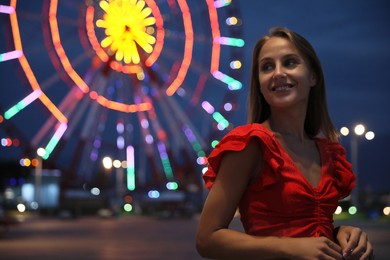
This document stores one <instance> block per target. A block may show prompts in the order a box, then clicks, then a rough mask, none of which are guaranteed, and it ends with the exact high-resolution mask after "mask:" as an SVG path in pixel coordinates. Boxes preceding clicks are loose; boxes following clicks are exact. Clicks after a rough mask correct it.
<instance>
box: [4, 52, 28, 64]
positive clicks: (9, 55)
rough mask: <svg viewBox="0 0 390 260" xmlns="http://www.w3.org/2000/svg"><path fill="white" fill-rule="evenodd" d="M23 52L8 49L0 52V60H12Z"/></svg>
mask: <svg viewBox="0 0 390 260" xmlns="http://www.w3.org/2000/svg"><path fill="white" fill-rule="evenodd" d="M22 55H23V52H22V51H21V50H15V51H10V52H6V53H2V54H0V62H2V61H6V60H13V59H17V58H20V57H22Z"/></svg>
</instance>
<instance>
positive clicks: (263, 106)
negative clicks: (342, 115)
mask: <svg viewBox="0 0 390 260" xmlns="http://www.w3.org/2000/svg"><path fill="white" fill-rule="evenodd" d="M272 37H281V38H283V39H286V40H288V41H290V42H291V43H292V44H293V45H294V46H295V47H296V48H297V49H298V51H299V52H300V54H301V55H302V56H303V57H304V58H305V59H306V60H307V61H308V66H309V67H310V68H311V69H312V70H313V72H314V74H315V75H316V77H317V84H316V86H315V87H313V88H311V90H310V94H309V101H308V104H307V112H306V118H305V125H304V128H305V132H306V134H307V135H308V136H309V137H311V138H314V137H316V136H318V135H323V136H324V137H326V138H328V139H330V140H332V141H338V133H337V130H336V128H335V127H334V125H333V123H332V120H331V119H330V116H329V112H328V107H327V104H326V91H325V79H324V73H323V71H322V66H321V62H320V60H319V59H318V56H317V54H316V52H315V50H314V48H313V47H312V46H311V44H310V43H309V42H308V41H307V40H306V39H305V38H304V37H302V36H301V35H299V34H297V33H295V32H293V31H290V30H289V29H287V28H279V27H277V28H272V29H271V30H270V32H269V34H268V35H265V36H263V37H262V38H260V39H259V40H258V41H257V43H256V44H255V47H254V48H253V53H252V68H251V81H250V92H249V114H248V121H249V123H263V122H264V121H265V120H267V119H268V118H269V116H270V113H271V109H270V106H269V104H268V103H267V102H266V100H265V98H264V96H263V94H262V93H261V91H260V81H259V60H258V59H259V54H260V51H261V49H262V47H263V46H264V44H265V43H266V42H267V41H268V40H269V39H270V38H272Z"/></svg>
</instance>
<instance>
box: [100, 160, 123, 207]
mask: <svg viewBox="0 0 390 260" xmlns="http://www.w3.org/2000/svg"><path fill="white" fill-rule="evenodd" d="M102 163H103V167H104V168H105V169H107V170H111V169H112V167H114V168H115V200H114V206H115V208H114V210H115V214H117V213H118V211H119V205H120V199H121V195H122V182H123V167H122V162H121V161H119V160H114V161H113V160H112V158H111V157H108V156H106V157H104V158H103V160H102Z"/></svg>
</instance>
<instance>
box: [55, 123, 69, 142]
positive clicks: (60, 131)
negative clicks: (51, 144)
mask: <svg viewBox="0 0 390 260" xmlns="http://www.w3.org/2000/svg"><path fill="white" fill-rule="evenodd" d="M67 128H68V124H66V123H61V124H60V126H59V127H58V129H57V131H56V132H55V133H54V135H53V137H55V138H57V139H58V140H59V139H61V137H62V135H63V134H64V133H65V131H66V129H67Z"/></svg>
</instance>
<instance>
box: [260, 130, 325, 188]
mask: <svg viewBox="0 0 390 260" xmlns="http://www.w3.org/2000/svg"><path fill="white" fill-rule="evenodd" d="M260 126H261V127H262V128H264V129H265V130H266V132H267V133H268V134H269V135H270V136H271V137H272V139H273V140H274V141H275V143H276V145H277V146H278V148H279V150H280V151H281V153H283V157H284V158H287V160H289V161H290V163H291V164H292V165H293V166H294V169H295V170H296V172H297V173H298V175H299V176H300V178H301V179H302V180H303V181H304V182H305V183H306V184H307V186H308V187H310V188H311V189H312V190H313V191H318V190H319V189H321V187H322V185H323V184H322V183H323V179H324V165H325V154H324V153H323V149H322V146H321V142H320V139H319V138H313V141H314V143H315V146H316V148H317V151H318V154H319V157H320V168H321V176H320V179H319V181H318V183H317V185H316V186H314V185H312V184H311V183H310V182H309V180H308V179H307V178H306V176H305V175H304V174H303V173H302V171H301V170H300V169H299V167H298V166H297V165H296V163H295V161H294V160H293V159H292V157H291V156H290V154H289V153H288V152H287V151H286V149H285V148H284V147H283V145H282V144H281V143H280V141H279V140H278V139H277V138H276V136H275V134H274V133H273V132H272V131H271V130H270V129H268V128H267V127H265V126H264V125H262V124H260Z"/></svg>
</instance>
